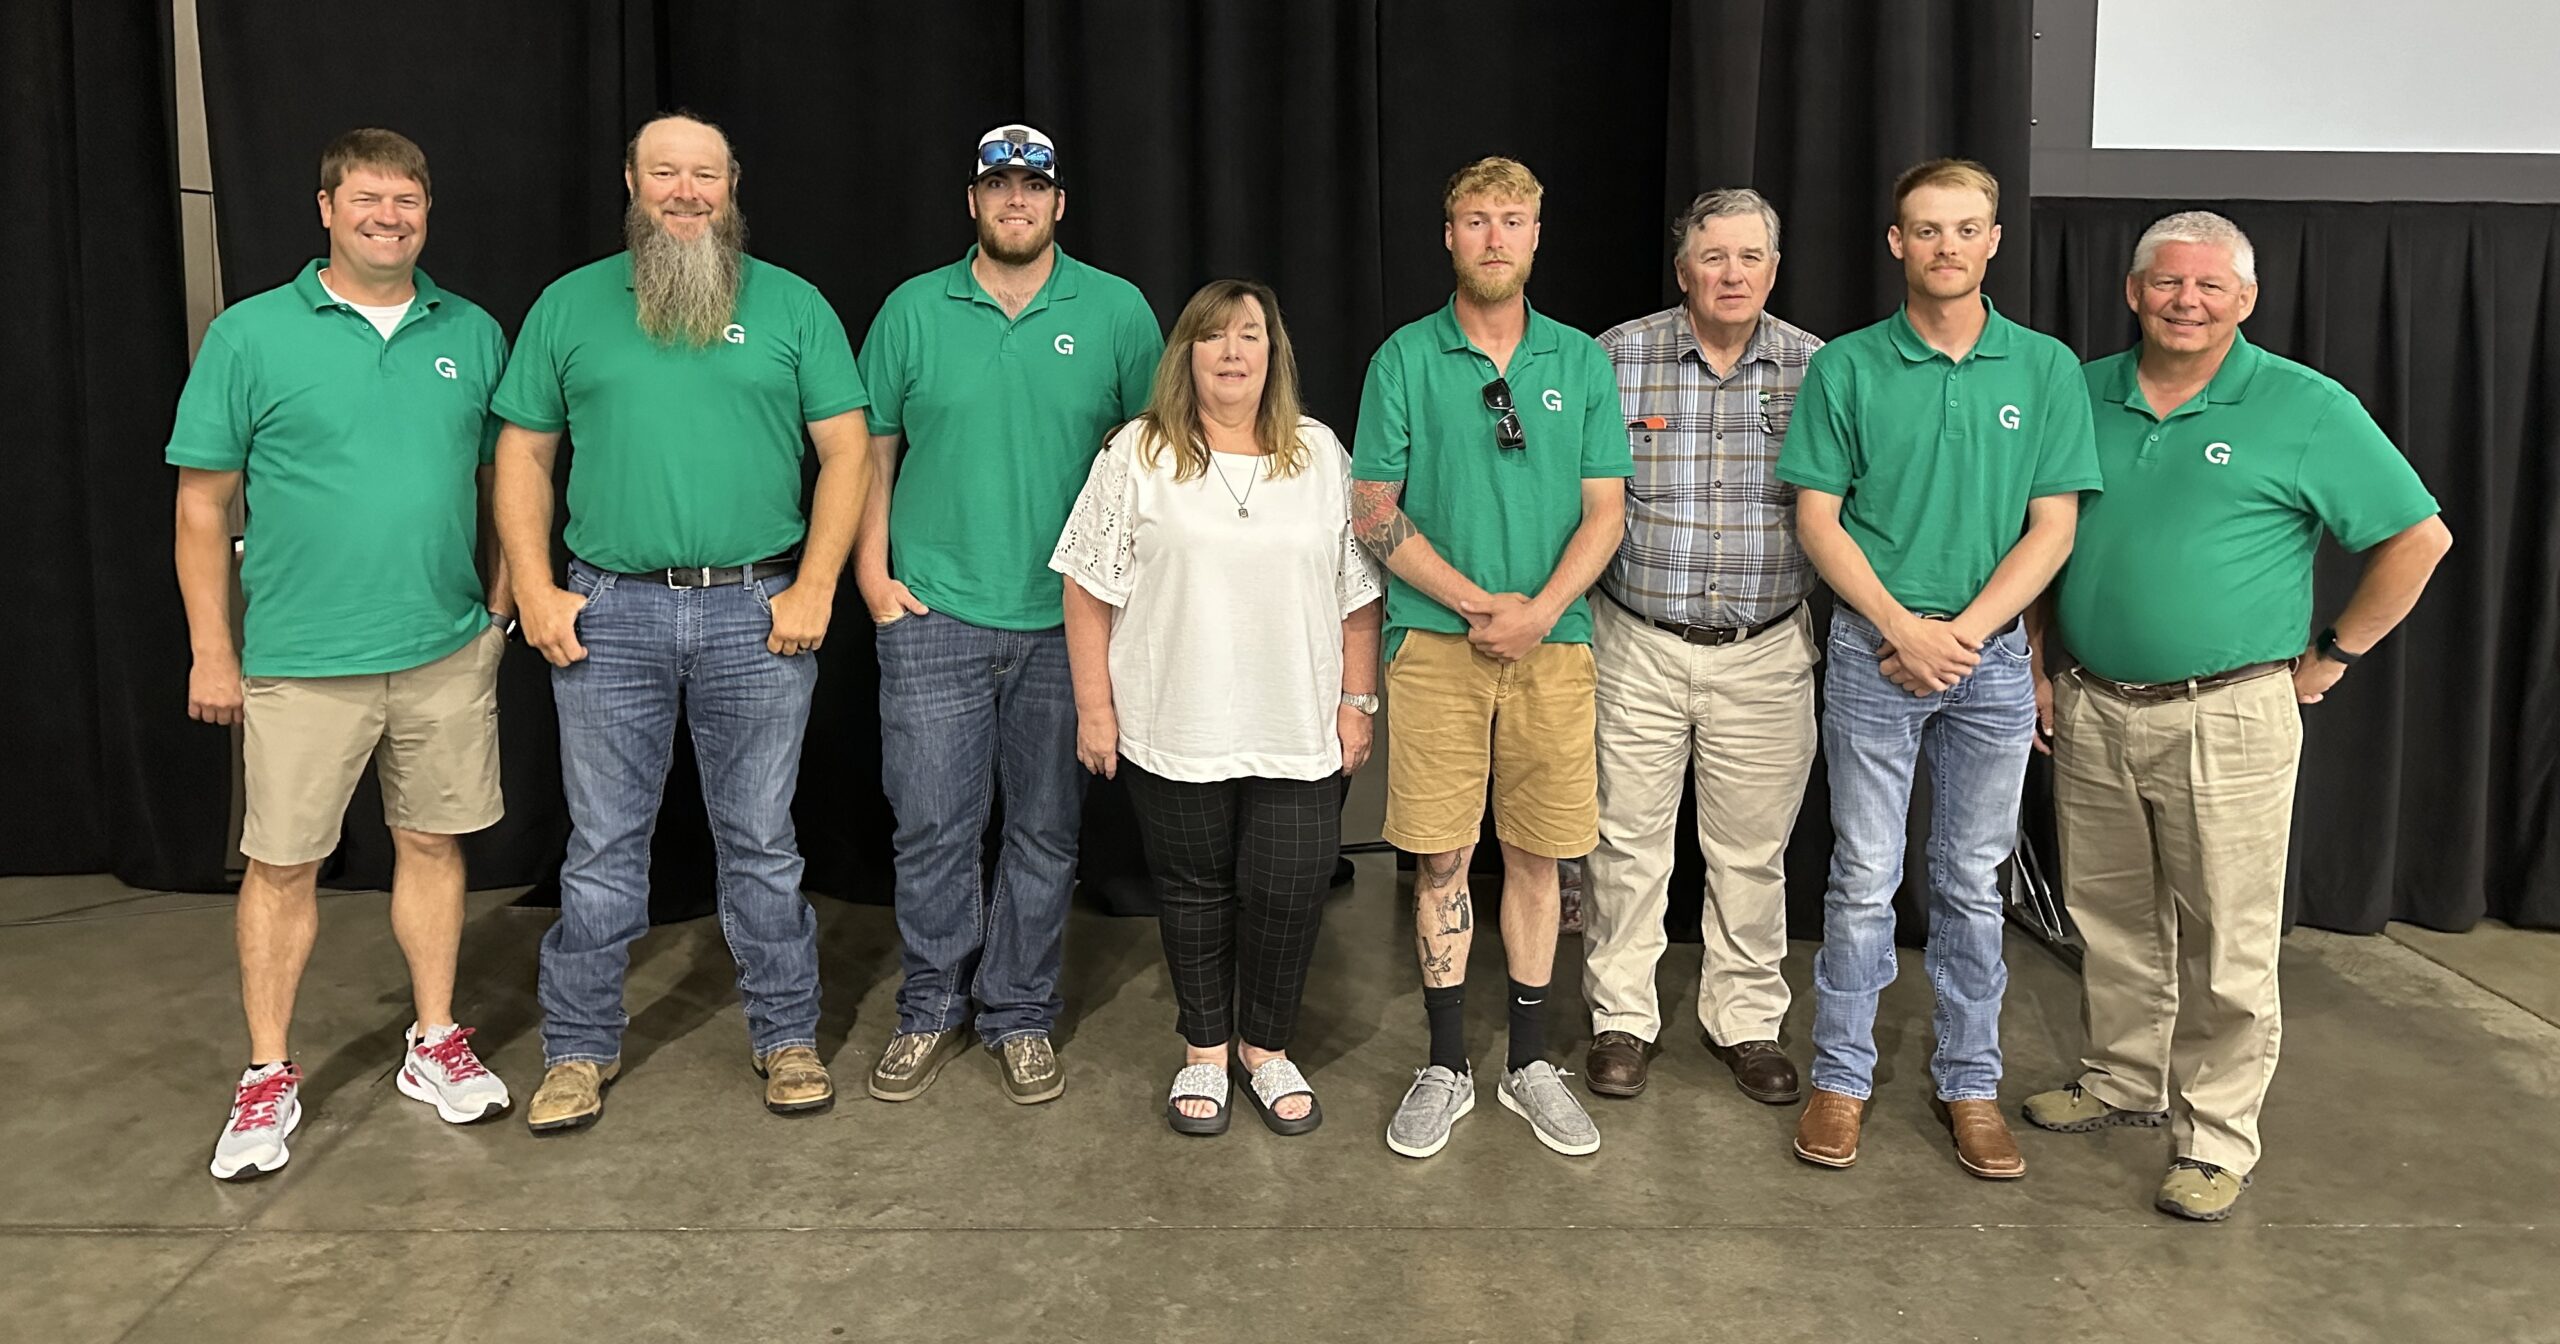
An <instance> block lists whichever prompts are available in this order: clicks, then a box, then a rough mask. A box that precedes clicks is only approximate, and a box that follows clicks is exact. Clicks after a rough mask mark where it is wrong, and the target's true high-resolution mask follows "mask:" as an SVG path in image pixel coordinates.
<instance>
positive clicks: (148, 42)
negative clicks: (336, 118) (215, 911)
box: [0, 0, 231, 888]
mask: <svg viewBox="0 0 2560 1344" xmlns="http://www.w3.org/2000/svg"><path fill="white" fill-rule="evenodd" d="M170 50H171V47H170V32H169V14H168V6H167V4H165V3H154V2H153V0H19V3H15V4H10V5H7V6H0V89H5V90H6V92H5V93H0V162H5V163H7V164H8V165H9V166H10V167H9V171H10V173H11V174H12V175H13V177H15V179H16V183H17V187H18V193H17V194H18V199H19V205H20V207H21V208H18V209H13V210H9V211H6V212H4V213H0V258H6V261H5V262H0V265H5V267H6V275H7V280H8V291H9V293H10V295H11V297H12V299H13V300H14V301H15V302H16V303H17V305H18V307H17V310H16V316H15V317H14V318H13V319H12V320H11V321H10V322H9V323H8V324H7V326H6V328H5V330H0V404H5V405H6V406H7V407H8V408H9V429H8V432H7V449H6V451H5V452H0V520H5V523H0V526H5V528H6V532H7V535H8V537H9V539H10V548H11V550H12V552H13V553H14V554H15V556H16V557H17V560H16V564H17V566H18V567H19V575H18V582H17V583H16V584H15V585H14V586H15V588H16V590H17V591H18V592H19V594H20V597H19V602H18V609H19V618H18V619H19V623H18V625H17V627H16V629H15V630H13V632H12V638H13V642H14V644H15V647H14V648H13V649H12V650H11V651H10V655H9V687H10V691H11V694H10V702H11V703H10V707H9V713H8V716H7V723H8V728H7V737H6V739H5V740H6V744H7V751H6V753H5V754H6V758H7V762H8V766H9V769H8V770H7V773H6V778H5V780H0V872H9V873H76V872H100V871H107V872H113V873H114V874H115V875H116V876H118V877H120V878H122V879H123V880H124V881H126V882H128V883H130V884H132V885H134V886H138V887H162V888H166V887H181V888H189V887H214V886H220V885H221V884H222V881H223V848H224V830H225V828H226V827H227V825H228V824H229V820H230V793H231V788H230V767H229V764H228V761H229V755H230V743H229V739H228V736H227V735H226V734H225V733H224V732H223V730H221V729H218V728H207V727H204V726H202V725H199V724H193V723H190V722H189V721H188V720H187V716H186V707H187V702H186V692H187V633H186V624H185V620H184V617H183V615H182V613H181V610H180V607H179V604H178V590H177V585H176V583H175V582H174V581H173V580H172V579H171V578H170V569H169V551H170V517H171V501H172V499H173V498H174V496H175V489H176V486H175V481H176V473H175V472H174V471H172V470H171V469H170V468H168V467H165V466H162V465H161V463H160V448H161V445H162V444H164V443H166V442H167V439H168V428H169V409H170V407H171V406H173V405H175V404H176V398H177V395H178V388H179V385H180V383H181V382H182V381H183V380H184V379H185V377H186V371H187V324H186V306H185V305H186V285H185V274H186V272H185V266H184V264H183V262H182V260H181V256H180V249H179V227H178V173H177V151H176V136H175V131H174V129H173V127H174V122H173V120H172V103H173V101H174V100H173V96H172V93H171V87H172V84H171V66H170Z"/></svg>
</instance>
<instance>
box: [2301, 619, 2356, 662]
mask: <svg viewBox="0 0 2560 1344" xmlns="http://www.w3.org/2000/svg"><path fill="white" fill-rule="evenodd" d="M2312 648H2313V649H2314V650H2315V651H2317V652H2318V653H2319V655H2320V656H2321V657H2323V658H2326V659H2328V660H2329V661H2330V662H2333V663H2336V664H2337V665H2338V666H2340V667H2353V666H2355V665H2356V660H2357V659H2358V658H2361V657H2363V656H2364V655H2363V654H2361V653H2349V652H2347V651H2346V650H2345V649H2342V648H2339V647H2338V627H2336V626H2334V625H2333V626H2330V627H2329V628H2328V629H2326V630H2323V631H2321V632H2320V638H2319V640H2318V642H2316V643H2314V644H2313V645H2312Z"/></svg>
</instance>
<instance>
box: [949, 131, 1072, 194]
mask: <svg viewBox="0 0 2560 1344" xmlns="http://www.w3.org/2000/svg"><path fill="white" fill-rule="evenodd" d="M1002 168H1028V169H1030V170H1031V171H1032V172H1035V173H1038V174H1039V175H1041V176H1042V177H1045V178H1047V179H1049V180H1050V181H1052V182H1055V181H1057V180H1058V147H1057V146H1056V145H1055V144H1052V143H1050V140H1049V137H1048V136H1046V135H1043V134H1041V133H1040V132H1039V131H1037V130H1034V129H1033V128H1031V127H1029V126H1023V125H1012V126H998V127H997V128H995V129H994V130H992V131H989V132H987V133H986V134H985V135H983V136H980V137H978V159H977V164H976V166H974V167H973V168H971V169H970V172H969V180H970V181H972V182H975V181H977V180H978V179H979V178H982V177H985V176H986V175H987V174H989V173H992V172H995V171H997V170H998V169H1002Z"/></svg>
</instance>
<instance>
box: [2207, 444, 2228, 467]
mask: <svg viewBox="0 0 2560 1344" xmlns="http://www.w3.org/2000/svg"><path fill="white" fill-rule="evenodd" d="M2204 460H2205V461H2207V462H2210V463H2212V464H2213V465H2215V466H2217V467H2220V466H2227V465H2229V463H2230V461H2231V445H2230V444H2227V443H2221V442H2215V443H2208V444H2206V445H2205V446H2204Z"/></svg>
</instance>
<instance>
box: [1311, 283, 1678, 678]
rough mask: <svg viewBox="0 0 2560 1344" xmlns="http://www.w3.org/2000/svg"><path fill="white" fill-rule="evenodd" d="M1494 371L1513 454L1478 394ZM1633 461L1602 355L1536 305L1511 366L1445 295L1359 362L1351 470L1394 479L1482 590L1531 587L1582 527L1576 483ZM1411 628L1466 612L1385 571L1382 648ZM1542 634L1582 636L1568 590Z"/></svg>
mask: <svg viewBox="0 0 2560 1344" xmlns="http://www.w3.org/2000/svg"><path fill="white" fill-rule="evenodd" d="M1497 376H1498V377H1501V378H1503V379H1505V380H1506V381H1508V382H1509V383H1510V384H1511V401H1512V404H1513V405H1514V406H1516V407H1518V408H1519V414H1520V432H1521V435H1522V437H1523V438H1525V439H1526V440H1527V444H1526V446H1525V447H1523V448H1521V449H1519V450H1517V451H1506V450H1504V449H1503V448H1502V447H1501V445H1500V443H1499V442H1498V441H1497V440H1496V439H1495V437H1494V426H1495V423H1496V422H1497V420H1498V419H1499V417H1498V416H1497V415H1496V414H1495V413H1494V412H1493V411H1492V410H1489V409H1487V408H1486V406H1485V404H1484V389H1485V385H1486V384H1487V383H1490V382H1492V381H1493V380H1494V379H1495V378H1496V377H1497ZM1635 471H1636V464H1635V457H1634V455H1633V454H1632V453H1631V452H1630V450H1629V448H1628V445H1627V422H1626V421H1625V420H1624V419H1622V418H1620V415H1619V410H1618V376H1617V372H1616V371H1615V370H1614V369H1613V368H1611V367H1610V364H1609V355H1608V352H1606V351H1604V350H1602V349H1601V348H1600V343H1599V342H1598V341H1595V340H1593V339H1591V338H1590V337H1589V336H1586V335H1584V334H1583V333H1581V332H1579V331H1576V330H1574V329H1573V328H1571V327H1568V326H1566V325H1564V324H1563V323H1561V322H1558V321H1556V320H1554V319H1553V318H1550V317H1548V316H1546V315H1545V314H1543V313H1541V312H1539V311H1537V310H1536V309H1534V308H1532V309H1530V310H1529V324H1528V329H1527V330H1526V331H1525V332H1523V333H1522V335H1521V338H1520V347H1519V348H1518V349H1517V350H1514V351H1513V352H1512V354H1511V367H1510V368H1509V369H1507V370H1497V369H1495V368H1494V366H1493V359H1492V357H1491V356H1489V355H1487V354H1485V352H1483V351H1482V350H1479V349H1477V348H1476V345H1475V342H1473V341H1470V340H1468V339H1467V334H1466V332H1464V331H1463V330H1461V329H1460V328H1459V326H1458V304H1457V300H1456V299H1454V298H1453V299H1451V300H1450V301H1449V302H1448V303H1447V304H1445V305H1443V306H1442V307H1441V309H1440V311H1438V312H1436V313H1433V314H1432V315H1431V316H1429V317H1426V318H1422V319H1421V320H1419V321H1415V322H1408V323H1406V324H1405V325H1404V326H1403V327H1401V328H1399V329H1398V330H1397V331H1396V333H1395V334H1394V335H1392V336H1389V337H1388V338H1387V343H1386V344H1385V345H1382V346H1380V347H1378V353H1377V354H1376V355H1374V356H1372V357H1371V358H1370V360H1369V379H1368V383H1367V385H1366V386H1365V387H1364V388H1362V390H1361V393H1360V428H1359V433H1358V437H1357V439H1356V441H1355V447H1354V449H1353V451H1352V457H1351V475H1352V477H1353V478H1354V479H1357V480H1363V481H1402V482H1404V497H1403V499H1402V501H1401V503H1400V505H1399V507H1401V508H1402V509H1403V510H1404V515H1405V517H1407V518H1410V519H1412V520H1413V525H1414V527H1415V529H1416V530H1418V531H1419V532H1421V533H1422V535H1423V537H1424V539H1426V540H1428V541H1429V542H1430V543H1431V547H1432V549H1433V550H1435V551H1438V552H1439V553H1440V558H1441V559H1443V560H1446V561H1448V562H1449V564H1450V566H1451V567H1452V568H1454V569H1456V570H1457V571H1458V572H1459V573H1461V574H1464V575H1466V576H1467V578H1468V579H1469V580H1470V581H1471V582H1473V583H1475V584H1476V585H1477V586H1479V587H1481V588H1483V589H1484V590H1485V591H1486V592H1488V593H1520V594H1522V595H1524V596H1529V597H1535V596H1537V594H1538V590H1539V589H1541V588H1544V587H1546V586H1547V580H1548V579H1549V578H1551V577H1553V576H1554V574H1555V570H1556V563H1557V562H1558V561H1560V560H1562V559H1564V548H1565V545H1566V543H1568V542H1570V541H1572V540H1573V534H1574V531H1575V529H1577V528H1579V527H1581V526H1582V483H1583V482H1584V481H1585V480H1590V479H1596V478H1603V477H1626V476H1633V475H1634V474H1635ZM1408 630H1436V631H1439V632H1441V633H1443V634H1451V635H1462V634H1465V633H1466V632H1467V620H1466V618H1465V617H1463V616H1460V615H1459V614H1458V613H1456V612H1454V611H1451V610H1450V609H1448V608H1447V607H1444V606H1442V605H1440V604H1439V603H1438V602H1435V601H1433V600H1431V599H1430V598H1429V597H1426V596H1424V595H1423V593H1422V590H1421V589H1418V588H1416V587H1414V586H1413V585H1412V584H1409V583H1406V582H1405V581H1404V580H1403V579H1402V578H1400V577H1398V576H1396V575H1394V574H1392V573H1391V574H1389V575H1388V576H1387V641H1386V656H1387V657H1389V658H1393V657H1395V655H1396V650H1397V649H1399V648H1401V647H1403V644H1404V636H1405V632H1406V631H1408ZM1547 642H1548V643H1550V644H1588V643H1590V642H1591V607H1590V604H1589V602H1588V601H1587V600H1586V599H1584V598H1582V597H1579V596H1577V597H1575V598H1574V599H1573V605H1572V606H1570V607H1567V608H1565V613H1564V615H1563V616H1562V617H1560V618H1558V619H1557V621H1556V624H1555V628H1554V629H1553V630H1550V631H1548V632H1547Z"/></svg>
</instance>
